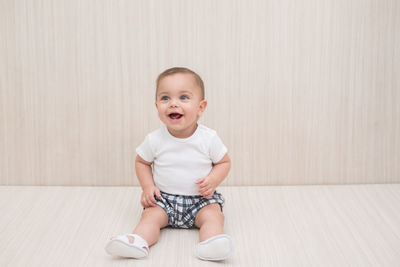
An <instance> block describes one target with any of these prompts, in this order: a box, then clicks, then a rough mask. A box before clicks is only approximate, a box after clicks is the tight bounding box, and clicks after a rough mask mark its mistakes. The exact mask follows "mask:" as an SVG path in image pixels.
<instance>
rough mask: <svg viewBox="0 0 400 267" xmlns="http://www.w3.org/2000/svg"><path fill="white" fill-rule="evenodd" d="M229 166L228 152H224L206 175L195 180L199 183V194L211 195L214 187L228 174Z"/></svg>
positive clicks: (208, 196)
mask: <svg viewBox="0 0 400 267" xmlns="http://www.w3.org/2000/svg"><path fill="white" fill-rule="evenodd" d="M230 168H231V159H230V158H229V156H228V153H226V154H225V156H224V157H223V158H222V159H221V160H220V161H218V162H217V163H215V164H214V166H213V168H212V169H211V172H210V173H209V174H208V176H206V177H203V178H200V179H197V181H196V182H195V183H196V184H198V185H199V193H200V195H201V196H203V197H205V198H210V197H212V195H213V194H214V192H215V189H216V188H217V187H218V185H219V184H220V183H222V181H223V180H224V179H225V177H226V176H227V175H228V172H229V169H230Z"/></svg>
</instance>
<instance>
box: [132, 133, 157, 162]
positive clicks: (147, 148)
mask: <svg viewBox="0 0 400 267" xmlns="http://www.w3.org/2000/svg"><path fill="white" fill-rule="evenodd" d="M136 153H137V154H138V155H139V156H140V157H141V158H142V159H144V160H145V161H148V162H153V161H154V153H153V150H152V149H151V144H150V137H149V135H147V136H146V138H145V139H144V141H143V142H142V143H141V144H140V145H139V146H138V147H137V148H136Z"/></svg>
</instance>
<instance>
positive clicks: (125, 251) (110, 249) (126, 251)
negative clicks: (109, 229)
mask: <svg viewBox="0 0 400 267" xmlns="http://www.w3.org/2000/svg"><path fill="white" fill-rule="evenodd" d="M105 250H106V252H107V253H108V254H110V255H112V256H121V257H126V258H135V259H140V258H144V257H146V256H147V254H146V253H145V252H143V250H142V249H141V248H138V247H135V246H129V245H127V244H125V243H124V242H122V241H120V240H110V241H109V242H108V243H107V245H106V247H105Z"/></svg>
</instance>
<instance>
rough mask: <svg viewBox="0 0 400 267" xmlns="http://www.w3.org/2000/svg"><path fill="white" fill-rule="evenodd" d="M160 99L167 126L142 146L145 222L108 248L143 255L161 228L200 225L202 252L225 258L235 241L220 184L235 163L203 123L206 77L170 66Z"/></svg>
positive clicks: (139, 167) (139, 166)
mask: <svg viewBox="0 0 400 267" xmlns="http://www.w3.org/2000/svg"><path fill="white" fill-rule="evenodd" d="M155 104H156V108H157V110H158V116H159V118H160V120H161V121H162V122H163V123H164V125H163V127H161V128H160V129H157V130H155V131H153V132H151V133H150V134H148V135H147V136H146V138H145V140H144V141H143V143H142V144H141V145H140V146H139V147H137V149H136V153H137V156H136V160H135V168H136V175H137V177H138V179H139V182H140V185H141V187H142V190H143V192H142V195H141V204H142V206H143V208H144V210H143V212H142V216H141V219H140V222H139V224H138V225H137V226H136V228H135V229H134V231H133V234H125V235H119V236H115V237H112V238H111V239H110V240H109V241H108V243H107V244H106V247H105V249H106V251H107V253H109V254H110V255H116V256H122V257H129V258H143V257H146V256H147V255H148V254H149V247H150V246H151V245H153V244H155V243H156V242H157V240H158V237H159V235H160V229H162V228H164V227H167V226H171V227H176V228H195V227H197V228H200V231H199V239H200V243H198V244H197V246H196V252H195V253H196V255H197V257H199V258H200V259H202V260H211V261H218V260H224V259H226V258H228V257H229V256H230V255H231V253H232V252H233V249H234V244H233V241H232V239H231V237H230V236H228V235H226V234H223V227H224V215H223V213H222V208H223V205H224V198H223V196H222V195H221V194H220V193H218V192H217V191H216V188H217V186H218V185H219V184H220V183H221V182H222V181H223V180H224V179H225V177H226V176H227V174H228V172H229V169H230V164H231V163H230V158H229V156H228V153H227V148H226V147H225V146H224V144H223V143H222V141H221V139H220V138H219V137H218V135H217V133H216V132H215V131H214V130H212V129H210V128H207V127H206V126H204V125H201V124H198V123H197V121H198V120H199V118H200V116H201V115H202V114H203V112H204V110H205V108H206V106H207V101H206V100H205V99H204V85H203V81H202V79H201V78H200V76H199V75H197V74H196V73H195V72H193V71H191V70H189V69H187V68H171V69H167V70H166V71H164V72H163V73H161V74H160V75H159V76H158V78H157V87H156V103H155Z"/></svg>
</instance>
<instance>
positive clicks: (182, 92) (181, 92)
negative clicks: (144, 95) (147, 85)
mask: <svg viewBox="0 0 400 267" xmlns="http://www.w3.org/2000/svg"><path fill="white" fill-rule="evenodd" d="M184 93H188V94H190V95H193V93H192V92H190V91H186V90H184V91H180V92H179V94H184ZM162 94H168V93H167V92H163V91H161V92H160V93H158V95H157V96H160V95H162Z"/></svg>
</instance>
